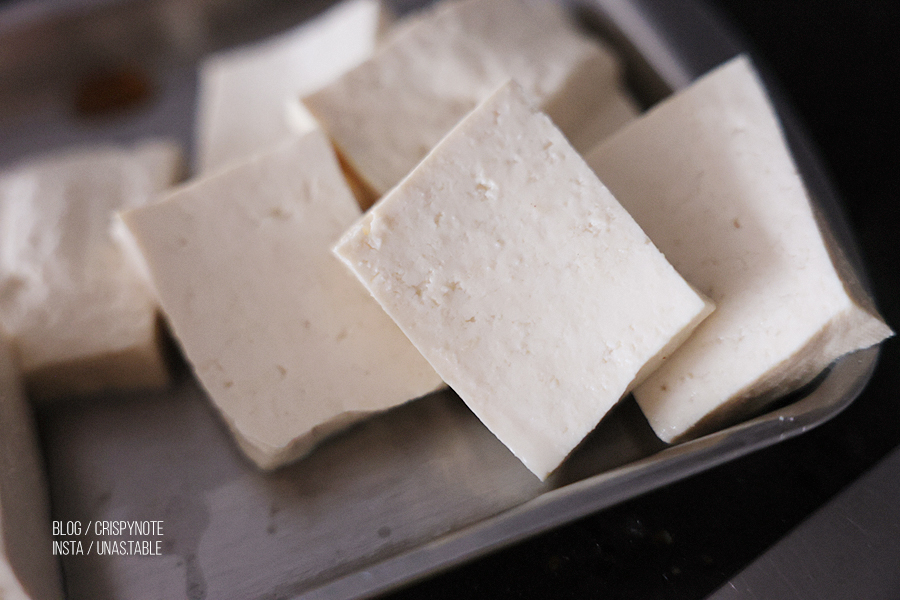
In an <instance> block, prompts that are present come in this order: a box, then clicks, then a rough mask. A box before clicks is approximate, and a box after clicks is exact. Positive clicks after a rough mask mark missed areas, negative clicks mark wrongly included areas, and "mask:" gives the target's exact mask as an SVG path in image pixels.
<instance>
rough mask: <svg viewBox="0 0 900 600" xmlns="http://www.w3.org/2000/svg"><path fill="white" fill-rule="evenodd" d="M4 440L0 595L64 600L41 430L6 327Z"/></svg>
mask: <svg viewBox="0 0 900 600" xmlns="http://www.w3.org/2000/svg"><path fill="white" fill-rule="evenodd" d="M0 440H2V443H0V594H2V597H3V598H4V600H29V599H30V600H61V599H62V597H63V593H62V585H61V579H60V572H59V564H58V563H57V561H56V558H55V557H54V556H53V555H52V554H51V544H52V538H51V531H50V502H49V498H48V492H47V485H46V481H45V480H44V464H43V461H42V460H41V455H40V447H39V446H38V436H37V429H36V426H35V423H34V418H33V415H32V412H31V407H30V406H29V405H28V401H27V399H26V398H25V390H24V389H23V387H22V382H21V380H20V377H19V373H18V369H17V366H16V361H15V360H14V353H13V349H12V347H11V346H10V344H9V341H8V340H7V337H6V335H5V332H4V331H3V328H2V326H0Z"/></svg>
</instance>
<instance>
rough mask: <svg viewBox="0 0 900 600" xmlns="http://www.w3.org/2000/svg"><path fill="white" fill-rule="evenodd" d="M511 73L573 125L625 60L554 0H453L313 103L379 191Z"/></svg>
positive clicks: (600, 99) (601, 97)
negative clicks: (574, 23)
mask: <svg viewBox="0 0 900 600" xmlns="http://www.w3.org/2000/svg"><path fill="white" fill-rule="evenodd" d="M510 78H512V79H515V80H516V81H518V82H519V83H520V84H521V85H522V86H523V87H524V88H525V90H526V91H527V93H528V94H529V95H530V96H531V97H533V98H534V99H535V100H536V101H537V102H539V103H540V105H541V107H542V108H543V109H544V110H545V111H546V112H547V113H548V114H549V115H550V116H551V117H552V118H553V119H554V121H555V122H556V124H557V125H558V126H559V127H560V128H561V129H562V130H563V131H564V132H565V133H567V134H571V133H575V132H578V131H579V130H580V129H581V128H582V127H583V125H584V123H585V121H586V120H587V119H588V118H589V117H592V116H593V115H594V113H595V112H596V111H597V110H598V107H599V106H601V105H602V104H603V103H604V102H605V100H606V99H607V98H608V97H610V96H612V95H614V94H615V93H616V90H617V87H618V78H619V65H618V62H617V59H616V57H615V56H614V55H613V54H612V53H611V52H610V51H609V50H608V49H607V48H606V47H605V46H602V45H601V44H600V43H599V42H597V41H595V40H593V39H591V38H588V37H587V36H586V35H583V34H581V33H580V32H578V31H576V30H575V29H574V28H573V26H572V24H571V23H570V22H569V20H568V15H567V14H566V13H565V12H564V10H563V8H562V7H560V6H556V5H554V4H553V3H551V2H529V1H528V0H463V1H461V2H444V3H440V4H438V5H437V6H436V7H434V8H433V9H432V10H431V12H427V13H424V14H420V15H416V16H415V17H413V18H412V19H411V20H410V21H409V22H407V23H405V24H404V25H403V26H402V27H401V28H400V30H399V31H398V32H396V34H394V35H391V37H390V40H389V42H387V43H386V44H385V45H384V46H383V47H382V48H381V49H380V50H379V52H377V53H376V54H375V55H374V56H373V57H372V58H371V59H369V60H367V61H365V62H364V63H362V64H361V65H359V66H358V67H356V68H354V69H352V70H351V71H349V72H348V73H346V74H344V75H343V76H341V77H340V78H339V79H337V80H336V81H335V82H333V83H331V84H329V85H327V86H325V87H324V88H322V89H321V90H319V91H317V92H315V93H313V94H311V95H309V96H308V97H306V98H305V99H304V103H305V104H306V106H307V108H309V109H310V111H311V112H312V113H313V115H315V117H316V118H317V119H318V120H319V122H320V123H321V124H322V126H323V127H324V128H325V130H326V131H327V132H328V133H329V135H330V136H331V137H332V140H333V141H334V143H335V145H336V146H337V148H338V150H339V151H340V152H341V153H342V155H343V158H344V159H345V160H346V161H347V163H348V164H349V165H350V166H351V167H352V168H353V169H354V170H355V171H356V173H357V175H358V176H359V178H360V179H361V180H362V181H363V182H364V183H365V184H366V185H367V186H368V187H369V189H370V190H371V192H372V193H373V194H374V195H375V196H376V197H377V196H380V195H382V194H384V193H385V192H387V191H388V190H389V189H390V188H391V187H392V186H393V185H394V184H396V183H397V182H399V181H400V179H401V178H403V177H404V176H405V175H406V174H407V173H408V172H409V171H410V170H411V169H412V168H413V167H414V166H415V165H416V164H417V163H418V162H419V161H420V160H421V159H422V158H423V157H424V156H425V154H426V153H427V152H428V151H429V150H430V149H431V148H432V147H433V146H434V145H435V144H436V143H437V142H438V141H440V139H441V138H442V137H443V136H444V135H445V134H446V133H447V132H448V131H450V129H451V128H453V126H454V125H456V123H457V122H459V120H460V119H462V118H463V117H464V116H465V115H466V114H467V113H468V112H469V111H471V110H472V109H473V108H475V106H476V105H478V103H480V102H481V101H482V100H484V99H485V98H486V97H487V96H489V95H490V94H491V93H492V92H493V91H494V90H495V89H497V87H498V86H499V85H501V84H502V83H503V82H504V81H506V80H507V79H510Z"/></svg>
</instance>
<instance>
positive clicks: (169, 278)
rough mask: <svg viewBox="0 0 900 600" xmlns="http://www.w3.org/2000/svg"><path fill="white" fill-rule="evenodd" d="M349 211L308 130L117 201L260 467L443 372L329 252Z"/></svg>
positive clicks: (337, 178) (179, 331) (209, 384)
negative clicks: (150, 194) (143, 196)
mask: <svg viewBox="0 0 900 600" xmlns="http://www.w3.org/2000/svg"><path fill="white" fill-rule="evenodd" d="M359 215H360V210H359V207H358V206H357V204H356V202H355V200H354V199H353V196H352V194H351V192H350V190H349V188H348V187H347V184H346V182H345V181H344V179H343V177H342V175H341V172H340V170H339V167H338V165H337V161H336V159H335V156H334V153H333V151H332V149H331V146H330V144H329V142H328V140H327V139H326V138H325V135H324V134H323V133H322V132H321V131H319V130H315V131H313V132H310V133H308V134H306V135H305V136H302V137H300V138H298V139H295V140H289V141H288V142H287V144H286V145H280V146H279V147H278V149H277V150H272V151H270V152H267V153H265V154H260V155H256V156H254V157H253V158H252V159H248V160H247V161H244V162H241V163H240V164H236V165H234V166H233V167H232V168H229V169H225V170H222V171H218V172H216V173H215V174H214V175H211V176H208V177H206V178H203V179H201V180H198V181H196V182H195V183H193V184H189V185H187V186H185V187H182V188H180V189H178V190H175V191H173V192H172V193H171V194H170V195H169V196H168V197H167V198H166V199H165V200H163V201H162V202H160V203H158V204H155V205H152V206H146V207H143V208H139V209H136V210H134V211H130V212H128V213H125V214H123V219H124V221H125V223H126V224H127V225H128V227H129V228H130V229H131V231H132V232H133V234H134V237H135V239H136V240H137V242H138V244H139V247H140V248H141V251H142V253H143V255H144V257H145V258H146V260H147V264H148V266H149V268H150V272H151V275H152V277H153V280H154V282H155V283H156V287H157V290H158V292H159V295H160V301H161V303H162V307H163V310H164V312H165V314H166V316H167V317H168V319H169V323H170V325H171V327H172V329H173V331H174V333H175V335H176V337H177V338H178V340H179V341H180V342H181V345H182V348H183V350H184V352H185V355H186V356H187V358H188V360H189V361H190V362H191V364H192V365H193V368H194V371H195V373H196V374H197V377H198V378H199V379H200V381H201V383H202V384H203V386H204V388H205V389H206V391H207V392H208V394H209V396H210V397H211V399H212V401H213V402H214V403H215V405H216V406H217V407H218V408H219V410H220V411H221V413H222V415H223V416H224V418H225V420H226V421H227V422H228V424H229V425H230V427H231V428H232V430H233V431H234V434H235V435H236V436H237V439H238V441H239V443H240V444H241V446H242V448H243V449H244V451H245V452H246V453H247V455H248V456H249V457H250V458H251V459H252V460H253V461H255V462H256V463H257V464H258V465H259V466H260V467H262V468H272V467H276V466H278V465H281V464H284V463H286V462H288V461H290V460H293V459H296V458H298V457H300V456H302V455H303V454H305V453H307V452H308V451H309V450H310V449H311V448H312V447H313V446H314V445H315V444H316V443H318V441H319V440H321V439H322V438H324V437H325V436H326V435H328V434H330V433H331V432H333V431H335V430H337V429H339V428H341V427H343V426H346V425H348V424H349V423H351V422H352V421H354V420H356V419H358V418H360V417H363V416H365V415H367V414H371V413H373V412H376V411H381V410H384V409H387V408H390V407H393V406H396V405H398V404H400V403H403V402H406V401H407V400H411V399H413V398H417V397H419V396H423V395H425V394H427V393H429V392H431V391H433V390H435V389H437V388H438V387H440V386H441V385H442V382H441V379H440V377H438V375H437V374H436V373H435V372H434V370H433V369H432V368H431V367H430V366H429V365H428V363H427V361H425V359H424V358H422V356H421V355H420V354H419V353H418V351H416V349H415V348H414V347H413V346H412V344H410V342H409V340H407V339H406V337H404V335H403V333H402V332H401V331H400V330H399V329H398V328H397V326H396V325H395V324H394V323H393V322H392V321H391V320H390V318H389V317H388V316H387V315H385V314H384V312H383V311H382V310H381V308H379V306H378V304H377V303H376V302H375V301H374V300H373V299H372V298H371V296H369V294H368V293H366V291H365V290H364V289H363V288H362V287H361V286H360V285H359V283H358V282H356V281H355V280H354V278H353V276H352V275H351V274H350V273H348V272H347V271H346V269H344V267H343V266H342V265H341V264H340V262H339V261H338V260H337V258H335V257H334V256H333V255H332V253H331V246H332V245H333V243H334V242H335V241H336V240H337V239H338V237H339V236H340V234H341V232H342V231H344V229H346V228H347V227H348V226H349V225H350V224H351V223H353V222H354V220H355V219H357V218H358V217H359Z"/></svg>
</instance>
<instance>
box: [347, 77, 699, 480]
mask: <svg viewBox="0 0 900 600" xmlns="http://www.w3.org/2000/svg"><path fill="white" fill-rule="evenodd" d="M527 96H528V95H527V94H526V93H525V92H524V91H523V90H522V88H521V87H520V86H518V85H517V84H516V83H515V82H510V83H508V84H506V85H504V86H503V87H502V88H500V90H499V91H497V92H496V93H495V94H494V95H493V96H491V97H489V99H488V100H486V102H485V103H484V104H482V105H481V106H479V107H478V108H477V109H476V110H475V111H474V112H473V113H471V114H470V115H469V116H468V117H466V119H465V120H464V121H462V122H461V123H460V124H459V125H458V126H457V127H456V128H454V129H453V131H452V132H451V133H450V134H449V135H448V136H447V137H446V138H444V139H443V140H442V141H441V143H440V144H438V146H436V147H435V148H434V150H433V151H432V152H431V153H430V154H429V155H428V157H427V158H426V159H425V160H424V161H422V163H421V164H419V166H417V167H416V169H415V170H414V171H413V172H412V173H410V175H409V177H407V178H406V179H404V180H403V182H402V183H400V184H399V185H398V186H397V187H396V188H394V189H393V190H392V191H391V192H390V193H388V194H387V195H386V196H384V197H383V198H382V199H381V200H380V201H379V202H378V203H377V204H376V205H375V206H374V207H372V209H370V211H369V212H368V213H366V215H365V216H364V217H363V218H362V219H361V220H360V221H358V222H357V223H356V224H355V225H354V226H353V227H352V228H351V229H350V230H348V232H347V233H346V234H345V235H344V236H343V237H342V239H341V241H340V243H339V244H338V245H337V246H336V248H335V252H336V253H337V254H338V255H339V256H340V257H341V258H342V259H343V260H344V262H345V263H346V264H347V265H348V266H349V267H350V269H352V270H353V271H354V272H355V273H356V274H357V276H358V277H359V279H360V280H361V281H362V282H363V284H364V285H365V286H366V287H367V288H368V289H369V290H370V291H371V292H372V294H373V295H374V296H375V298H376V299H377V300H378V301H379V302H380V303H381V305H382V306H383V307H384V309H385V310H386V311H387V313H388V314H390V315H391V317H392V318H393V319H394V320H395V321H396V322H397V323H398V324H399V325H400V327H401V328H402V329H403V331H404V332H406V334H407V335H408V336H409V338H410V339H411V340H412V342H413V343H414V344H415V345H416V347H417V348H419V350H420V351H421V352H422V354H423V355H424V356H425V357H426V358H427V359H428V360H429V362H431V364H432V365H433V366H434V368H435V370H436V371H437V372H438V373H439V374H440V375H441V377H442V378H443V379H444V381H446V382H447V384H448V385H450V387H451V388H453V389H454V390H455V391H456V392H457V393H458V394H459V395H460V396H461V397H462V399H463V400H464V401H465V402H466V404H468V406H469V408H471V409H472V411H473V412H474V413H475V414H476V415H478V417H479V418H480V419H481V420H482V421H483V422H484V424H485V425H486V426H487V427H488V429H490V430H491V431H492V432H494V434H495V435H496V436H497V437H498V438H499V439H500V440H501V441H502V442H503V443H504V444H506V445H507V446H508V447H509V448H510V450H511V451H512V452H513V453H514V454H515V455H516V456H517V457H519V459H521V460H522V462H523V463H524V464H525V465H526V466H527V467H528V468H529V469H530V470H531V471H532V472H533V473H534V474H535V475H537V476H538V477H539V478H541V479H544V478H545V477H546V476H547V475H548V474H549V473H550V472H551V471H553V470H554V469H555V468H556V467H557V466H558V465H559V464H560V463H561V462H562V460H563V459H564V458H565V457H566V456H567V455H568V454H569V453H570V452H571V451H572V449H573V448H574V447H575V446H576V445H577V444H578V443H579V442H580V441H581V440H582V438H583V437H584V436H585V435H587V434H588V433H589V432H590V431H591V430H592V429H593V428H594V427H595V426H596V425H597V423H598V422H599V421H600V419H601V418H602V417H603V416H604V415H605V414H606V413H607V411H609V409H610V408H612V406H613V405H614V404H615V403H616V402H618V400H619V399H620V398H621V397H622V396H623V395H624V394H625V393H626V392H627V391H628V389H629V388H630V387H631V386H632V385H633V384H634V382H635V381H640V379H642V378H643V377H645V376H646V374H647V373H648V372H649V371H650V370H652V369H653V368H655V367H656V366H657V365H658V364H659V363H660V362H661V361H662V360H664V359H665V356H666V355H667V354H668V353H670V352H671V351H672V349H673V348H674V347H676V346H677V345H678V344H679V343H681V342H682V341H683V340H684V339H685V338H686V337H687V335H689V333H690V331H691V330H692V329H693V328H694V327H696V326H697V323H699V322H700V321H701V320H702V319H703V318H704V317H706V315H708V314H709V312H710V311H711V310H712V309H713V307H712V305H711V304H710V303H708V302H707V301H706V300H705V299H704V298H702V297H701V296H700V295H698V294H697V293H696V292H695V291H694V290H693V289H692V288H691V287H690V286H689V285H688V284H687V283H685V281H684V280H683V279H682V278H681V276H679V275H678V273H676V272H675V269H674V268H672V266H671V265H670V264H669V263H668V262H666V260H665V258H664V257H663V255H662V254H661V253H660V252H659V251H658V250H657V249H656V248H655V247H654V246H653V244H652V243H650V240H649V239H647V236H646V235H644V233H643V232H642V231H641V230H640V228H639V227H638V226H637V224H635V222H634V221H633V220H632V219H631V217H629V216H628V214H627V213H626V212H625V210H624V209H623V208H622V207H621V206H620V205H619V204H618V203H617V202H616V200H615V199H614V198H613V196H612V195H611V194H610V193H609V192H608V191H607V189H606V188H604V187H603V185H602V184H601V183H600V181H599V180H598V179H597V177H596V176H595V175H594V174H593V173H592V172H591V170H590V168H589V167H588V166H587V164H585V162H584V160H583V159H582V158H581V156H580V155H579V154H578V153H577V152H576V151H575V150H574V149H573V148H572V147H571V146H570V145H569V143H568V142H567V141H566V139H565V137H564V136H563V135H562V133H561V132H560V131H559V130H558V129H557V128H556V127H554V125H553V123H552V122H551V121H550V119H549V118H547V116H546V115H544V114H542V113H539V112H537V111H536V110H535V109H534V108H532V106H531V104H530V102H529V101H528V100H527Z"/></svg>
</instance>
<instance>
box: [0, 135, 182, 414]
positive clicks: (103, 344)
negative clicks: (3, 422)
mask: <svg viewBox="0 0 900 600" xmlns="http://www.w3.org/2000/svg"><path fill="white" fill-rule="evenodd" d="M181 171H182V156H181V151H180V149H179V148H178V147H177V146H175V145H174V144H171V143H168V142H163V141H149V142H145V143H143V144H141V145H138V146H135V147H133V148H126V147H116V146H107V147H97V148H80V149H74V150H70V151H67V152H64V153H60V154H56V155H52V156H45V157H41V158H36V159H32V160H30V161H27V162H25V163H22V164H20V165H18V166H15V167H12V168H11V169H9V170H8V171H6V172H4V173H2V174H0V323H2V325H3V326H4V327H5V328H6V329H7V331H8V332H9V334H10V335H11V336H12V337H13V341H14V343H15V345H16V346H17V347H18V352H19V354H20V358H21V365H22V370H23V372H24V376H25V378H26V384H27V387H28V390H29V393H30V394H32V395H33V396H34V397H35V398H38V399H47V398H56V397H61V396H73V395H83V394H90V393H95V392H99V391H102V390H111V389H116V390H122V389H129V388H151V387H161V386H163V385H165V384H166V383H167V382H168V370H167V367H166V363H165V360H164V355H163V354H162V351H161V346H160V343H159V342H160V339H159V338H160V334H161V332H160V329H159V323H158V318H157V317H158V313H157V302H156V296H155V294H154V293H153V291H152V288H151V287H150V286H148V284H147V282H146V279H145V278H144V277H143V276H142V275H141V273H140V271H139V269H136V268H135V264H134V262H133V260H132V257H131V256H130V254H129V253H128V251H127V249H126V247H125V246H123V245H122V243H121V240H120V239H119V237H118V236H117V234H116V231H117V230H116V218H115V215H116V211H118V210H121V209H124V208H128V207H133V206H140V205H143V204H146V203H148V202H151V201H153V200H155V199H156V196H157V194H159V193H160V192H161V191H162V190H163V189H165V188H167V187H169V186H170V185H172V184H173V183H174V182H175V180H176V179H177V178H178V177H179V176H180V175H181Z"/></svg>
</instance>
